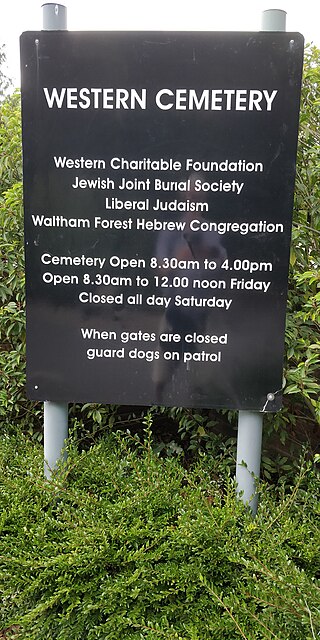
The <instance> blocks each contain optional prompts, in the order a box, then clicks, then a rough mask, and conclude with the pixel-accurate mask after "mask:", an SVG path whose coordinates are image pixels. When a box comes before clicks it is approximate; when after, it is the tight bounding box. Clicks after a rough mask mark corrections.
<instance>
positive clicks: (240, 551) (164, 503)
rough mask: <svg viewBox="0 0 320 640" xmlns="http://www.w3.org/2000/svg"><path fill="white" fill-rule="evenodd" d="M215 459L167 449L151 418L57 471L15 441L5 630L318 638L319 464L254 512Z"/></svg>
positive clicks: (5, 511)
mask: <svg viewBox="0 0 320 640" xmlns="http://www.w3.org/2000/svg"><path fill="white" fill-rule="evenodd" d="M215 464H216V463H215V462H214V461H213V459H212V458H210V459H209V458H208V459H207V462H206V463H202V464H201V466H200V465H197V466H195V467H194V468H192V469H189V470H188V471H186V470H185V469H184V468H183V467H182V465H181V464H180V462H179V461H178V460H177V459H176V458H165V459H162V458H160V457H159V456H157V455H156V454H155V453H154V452H153V450H152V447H151V441H150V432H149V430H148V429H146V431H145V437H144V439H143V440H142V441H139V439H137V438H132V437H131V436H130V435H127V436H123V435H122V436H119V435H118V434H116V435H113V436H111V437H109V438H108V439H107V440H106V439H103V440H101V441H100V443H99V444H96V445H94V446H93V447H92V448H91V449H90V450H89V451H87V452H84V451H83V452H82V453H79V452H78V447H76V446H70V450H69V458H68V463H67V464H66V466H64V467H62V468H61V469H60V471H59V472H58V473H57V474H56V476H55V479H54V480H53V481H52V482H48V481H45V480H44V479H43V466H42V452H41V450H39V451H38V450H37V448H36V447H35V445H32V446H31V445H30V442H29V443H28V441H26V440H25V439H20V438H19V437H16V438H11V439H9V438H7V439H4V441H3V446H2V449H1V453H0V487H1V496H2V500H1V512H0V513H1V519H0V521H1V536H0V589H1V593H2V601H1V604H0V611H1V618H2V620H1V624H2V628H10V627H11V628H13V629H16V633H17V638H19V639H21V640H23V639H28V640H47V639H48V638H50V640H70V638H72V639H73V640H108V639H110V640H123V639H124V638H125V639H126V640H139V639H143V638H145V639H148V640H156V639H158V638H166V639H168V640H173V639H177V640H230V638H234V639H236V638H242V639H246V640H258V639H259V640H261V639H266V640H267V639H268V640H269V639H271V638H278V640H312V639H314V638H316V634H317V633H318V631H319V630H320V589H319V587H320V584H319V580H318V578H319V575H320V573H319V570H320V561H319V554H318V550H319V542H320V533H319V528H318V525H317V510H316V509H315V508H314V507H315V505H314V496H315V495H316V494H317V493H318V492H319V489H320V481H319V475H317V474H316V472H315V471H314V470H313V469H312V467H311V465H310V464H305V465H304V466H302V467H301V469H300V471H298V472H297V476H296V478H295V481H294V483H293V484H292V486H285V485H283V486H282V488H281V489H278V492H277V494H276V493H275V491H272V490H271V489H270V488H268V489H265V490H263V491H262V495H261V502H260V510H259V514H258V516H257V518H256V519H255V520H254V522H253V521H252V519H251V517H250V515H249V513H248V512H246V511H245V508H244V507H243V505H242V504H241V503H240V502H239V501H238V500H237V499H236V498H235V495H234V486H233V482H231V481H229V480H228V478H227V476H226V478H227V479H226V480H225V481H224V482H223V483H222V482H221V481H219V480H218V479H214V478H215V477H216V476H217V472H218V471H219V469H217V468H215V467H214V466H212V465H215ZM318 515H319V510H318ZM0 628H1V626H0Z"/></svg>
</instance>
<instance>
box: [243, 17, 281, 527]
mask: <svg viewBox="0 0 320 640" xmlns="http://www.w3.org/2000/svg"><path fill="white" fill-rule="evenodd" d="M261 27H262V30H263V31H285V30H286V12H285V11H282V10H281V9H267V10H266V11H263V12H262V25H261ZM262 428H263V413H258V412H255V411H239V418H238V438H237V467H236V481H237V493H238V494H239V495H240V497H241V500H242V501H243V503H244V504H249V507H250V509H251V511H252V513H253V515H256V513H257V508H258V496H257V478H259V475H260V463H261V443H262Z"/></svg>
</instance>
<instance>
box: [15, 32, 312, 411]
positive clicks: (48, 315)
mask: <svg viewBox="0 0 320 640" xmlns="http://www.w3.org/2000/svg"><path fill="white" fill-rule="evenodd" d="M302 59H303V39H302V36H300V35H299V34H296V33H281V32H275V33H270V32H268V33H264V32H261V33H240V32H239V33H221V32H219V33H155V32H152V33H145V32H144V33H128V32H127V33H114V32H112V33H107V32H104V33H100V32H89V33H86V32H81V33H77V32H63V31H62V32H27V33H24V34H23V35H22V37H21V65H22V107H23V150H24V198H25V238H26V286H27V385H28V394H29V397H30V398H31V399H35V400H53V401H64V402H74V401H79V402H87V401H89V402H104V403H119V404H141V405H148V404H164V405H168V406H172V405H177V406H192V407H228V408H235V409H252V410H267V411H275V410H277V409H279V408H280V406H281V387H282V362H283V345H284V323H285V310H286V290H287V275H288V258H289V244H290V229H291V215H292V202H293V190H294V173H295V155H296V144H297V127H298V113H299V94H300V82H301V70H302Z"/></svg>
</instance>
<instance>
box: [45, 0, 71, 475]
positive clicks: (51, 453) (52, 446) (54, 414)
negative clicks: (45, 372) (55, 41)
mask: <svg viewBox="0 0 320 640" xmlns="http://www.w3.org/2000/svg"><path fill="white" fill-rule="evenodd" d="M42 12H43V13H42V22H43V30H44V31H54V30H66V29H67V9H66V7H65V6H64V5H61V4H53V3H46V4H43V5H42ZM43 419H44V422H43V424H44V435H43V438H44V474H45V477H46V478H48V479H50V478H51V474H52V471H53V469H54V468H55V467H56V465H57V462H58V460H59V459H61V454H62V451H63V448H64V446H65V442H66V440H67V438H68V403H65V402H62V403H56V402H49V401H46V402H44V416H43Z"/></svg>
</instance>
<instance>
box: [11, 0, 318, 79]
mask: <svg viewBox="0 0 320 640" xmlns="http://www.w3.org/2000/svg"><path fill="white" fill-rule="evenodd" d="M42 4H43V2H39V0H15V1H14V2H13V1H11V2H9V3H6V7H5V12H3V14H2V19H1V25H0V44H5V50H6V55H7V69H6V73H7V75H8V76H9V77H10V78H11V79H12V81H13V84H14V86H16V87H18V86H20V66H19V36H20V34H21V33H22V32H23V31H37V30H40V29H41V28H42V8H41V6H42ZM61 4H64V5H65V6H66V7H67V16H68V18H67V20H68V29H69V30H72V31H73V30H78V31H86V30H97V31H108V30H119V31H122V30H124V31H125V30H143V31H144V30H151V31H157V30H160V31H162V30H164V31H189V30H190V31H259V30H260V29H261V16H262V11H264V10H265V9H274V8H276V9H282V10H284V11H286V12H287V31H299V32H300V33H302V34H303V35H304V36H305V39H306V41H307V42H313V43H314V44H315V45H317V46H318V47H320V1H319V0H276V1H275V2H274V1H273V0H270V1H269V2H268V0H242V2H241V0H222V1H221V2H218V1H217V0H192V1H191V0H158V2H152V0H116V1H113V2H110V0H109V1H107V2H105V1H104V0H100V1H99V0H89V2H88V0H66V1H65V2H61Z"/></svg>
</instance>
